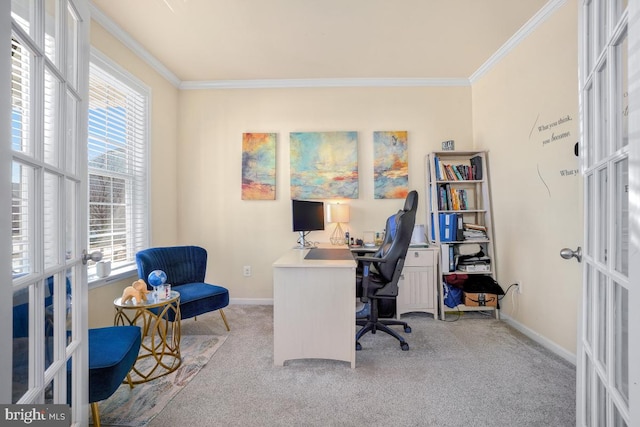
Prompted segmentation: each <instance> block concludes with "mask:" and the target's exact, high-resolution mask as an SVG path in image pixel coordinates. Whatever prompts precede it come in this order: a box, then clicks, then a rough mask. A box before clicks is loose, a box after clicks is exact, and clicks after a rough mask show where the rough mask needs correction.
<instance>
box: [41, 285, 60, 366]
mask: <svg viewBox="0 0 640 427" xmlns="http://www.w3.org/2000/svg"><path fill="white" fill-rule="evenodd" d="M46 282H47V283H46V284H47V286H46V288H45V290H44V292H45V298H44V321H45V324H44V337H45V358H44V364H45V368H48V367H49V366H51V363H53V356H54V331H55V316H54V314H55V312H54V304H53V302H54V300H53V298H54V295H55V294H56V289H57V288H59V287H60V284H59V283H57V282H58V279H57V276H50V277H48V278H47V280H46Z"/></svg>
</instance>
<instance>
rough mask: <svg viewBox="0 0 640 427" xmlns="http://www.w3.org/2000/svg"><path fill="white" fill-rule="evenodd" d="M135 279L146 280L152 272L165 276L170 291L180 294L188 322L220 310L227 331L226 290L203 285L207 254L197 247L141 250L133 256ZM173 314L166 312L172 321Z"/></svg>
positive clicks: (181, 310)
mask: <svg viewBox="0 0 640 427" xmlns="http://www.w3.org/2000/svg"><path fill="white" fill-rule="evenodd" d="M136 263H137V265H138V277H139V278H141V279H142V280H144V281H145V282H146V281H147V277H149V273H151V272H152V271H153V270H162V271H164V272H165V273H166V274H167V283H168V284H170V285H171V289H172V290H174V291H178V292H180V315H181V317H182V319H189V318H191V317H196V316H198V315H200V314H204V313H208V312H210V311H215V310H220V315H221V316H222V320H223V321H224V324H225V326H226V327H227V331H230V330H231V329H230V328H229V324H228V323H227V318H226V316H225V315H224V311H223V310H222V309H223V308H224V307H226V306H228V305H229V290H228V289H226V288H224V287H222V286H219V285H212V284H209V283H205V281H204V280H205V275H206V272H207V251H206V250H205V249H204V248H201V247H199V246H170V247H160V248H149V249H144V250H142V251H140V252H138V253H137V254H136ZM173 316H174V313H169V320H170V321H173V320H174V319H173Z"/></svg>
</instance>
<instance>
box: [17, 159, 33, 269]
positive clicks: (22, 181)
mask: <svg viewBox="0 0 640 427" xmlns="http://www.w3.org/2000/svg"><path fill="white" fill-rule="evenodd" d="M33 181H34V171H33V168H31V167H29V166H25V165H22V164H20V163H18V162H15V161H14V162H13V166H12V170H11V187H12V191H11V243H12V264H11V269H12V273H13V275H14V276H23V275H25V274H27V273H30V272H31V271H32V268H33V250H34V248H33V234H34V224H33V222H34V221H33V212H32V210H31V209H32V208H33V207H32V206H30V204H29V200H33V199H34V197H35V196H34V187H33Z"/></svg>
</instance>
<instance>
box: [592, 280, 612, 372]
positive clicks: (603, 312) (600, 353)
mask: <svg viewBox="0 0 640 427" xmlns="http://www.w3.org/2000/svg"><path fill="white" fill-rule="evenodd" d="M595 302H596V317H595V319H596V329H595V332H596V352H597V357H598V361H599V362H600V363H601V364H602V366H605V367H606V366H607V329H608V326H609V325H608V320H607V306H608V301H607V276H606V275H604V274H603V273H598V284H597V288H596V301H595Z"/></svg>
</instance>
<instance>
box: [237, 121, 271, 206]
mask: <svg viewBox="0 0 640 427" xmlns="http://www.w3.org/2000/svg"><path fill="white" fill-rule="evenodd" d="M276 139H277V134H275V133H243V134H242V200H275V199H276Z"/></svg>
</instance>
